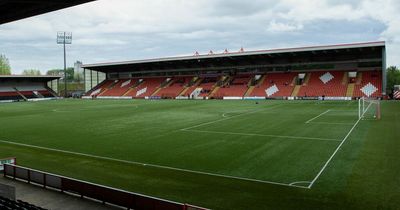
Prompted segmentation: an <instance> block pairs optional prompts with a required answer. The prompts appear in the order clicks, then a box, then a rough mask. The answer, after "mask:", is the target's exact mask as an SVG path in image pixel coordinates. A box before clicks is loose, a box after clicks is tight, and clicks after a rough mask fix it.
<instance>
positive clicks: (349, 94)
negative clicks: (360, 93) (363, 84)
mask: <svg viewBox="0 0 400 210" xmlns="http://www.w3.org/2000/svg"><path fill="white" fill-rule="evenodd" d="M354 86H355V84H354V83H349V84H348V85H347V90H346V97H353V92H354Z"/></svg>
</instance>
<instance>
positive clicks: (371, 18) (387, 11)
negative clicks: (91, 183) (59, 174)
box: [0, 0, 400, 73]
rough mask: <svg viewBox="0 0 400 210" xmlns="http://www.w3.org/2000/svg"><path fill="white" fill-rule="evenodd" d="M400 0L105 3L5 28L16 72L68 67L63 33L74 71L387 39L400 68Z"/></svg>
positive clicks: (0, 36)
mask: <svg viewBox="0 0 400 210" xmlns="http://www.w3.org/2000/svg"><path fill="white" fill-rule="evenodd" d="M399 4H400V3H399V1H396V0H382V1H373V0H282V1H273V0H253V1H242V0H196V1H185V0H169V1H165V0H153V1H146V0H135V1H132V0H98V1H95V2H92V3H88V4H84V5H80V6H76V7H72V8H68V9H65V10H61V11H56V12H52V13H49V14H44V15H40V16H37V17H33V18H29V19H25V20H21V21H17V22H14V23H9V24H5V25H1V26H0V53H3V54H6V56H7V57H9V59H10V62H11V65H12V68H13V71H14V72H15V73H18V72H21V71H22V70H24V69H30V68H39V69H42V70H43V71H45V70H47V69H51V68H59V67H62V65H63V64H62V49H61V46H59V45H57V44H56V43H55V37H56V33H57V31H64V30H65V31H71V32H73V39H74V40H73V44H72V45H70V46H68V47H67V50H68V51H67V53H68V54H67V59H68V65H69V66H72V65H73V62H74V61H76V60H82V61H83V62H84V63H92V62H100V61H112V60H113V61H116V60H131V59H142V58H153V57H164V56H173V55H182V54H192V53H193V52H195V51H199V52H202V53H207V52H208V51H209V50H213V51H214V52H220V51H222V50H223V49H225V48H228V49H229V50H230V51H236V50H238V49H240V47H242V46H243V47H244V48H245V49H247V50H250V49H270V48H277V47H295V46H303V45H320V44H334V43H349V42H358V41H375V40H378V39H379V40H387V46H388V64H389V65H400V63H399V60H400V50H399V49H400V38H399V36H398V34H399V33H400V27H398V26H399V25H400V21H399V16H397V15H396V14H397V11H399V10H400V5H399Z"/></svg>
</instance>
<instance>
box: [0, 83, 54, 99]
mask: <svg viewBox="0 0 400 210" xmlns="http://www.w3.org/2000/svg"><path fill="white" fill-rule="evenodd" d="M55 96H56V94H55V93H54V92H52V91H51V90H50V89H49V88H48V87H45V86H43V85H41V86H40V85H25V86H15V85H14V84H2V86H1V87H0V100H26V99H33V98H52V97H55Z"/></svg>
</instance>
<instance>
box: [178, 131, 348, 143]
mask: <svg viewBox="0 0 400 210" xmlns="http://www.w3.org/2000/svg"><path fill="white" fill-rule="evenodd" d="M182 131H186V132H197V133H216V134H228V135H242V136H263V137H276V138H285V139H305V140H317V141H342V140H341V139H329V138H317V137H305V136H281V135H269V134H257V133H237V132H224V131H204V130H182Z"/></svg>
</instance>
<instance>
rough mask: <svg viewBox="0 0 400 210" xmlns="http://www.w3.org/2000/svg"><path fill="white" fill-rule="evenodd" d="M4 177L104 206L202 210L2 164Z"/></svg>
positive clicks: (150, 209)
mask: <svg viewBox="0 0 400 210" xmlns="http://www.w3.org/2000/svg"><path fill="white" fill-rule="evenodd" d="M4 177H6V178H12V179H18V180H24V181H27V182H28V183H34V184H37V185H41V186H43V187H45V188H51V189H56V190H60V191H62V192H68V193H72V194H76V195H80V196H81V197H87V198H92V199H95V200H98V201H101V202H103V203H104V204H105V203H108V204H113V205H117V206H121V207H125V208H128V209H135V210H142V209H143V210H158V209H163V210H189V209H190V210H192V209H193V210H194V209H196V210H203V209H205V208H200V207H195V206H192V205H187V204H183V203H178V202H174V201H169V200H164V199H160V198H155V197H151V196H146V195H142V194H138V193H132V192H128V191H124V190H120V189H115V188H111V187H107V186H103V185H98V184H93V183H90V182H85V181H81V180H77V179H72V178H68V177H64V176H59V175H55V174H50V173H46V172H42V171H38V170H34V169H30V168H26V167H21V166H16V165H10V164H4Z"/></svg>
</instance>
